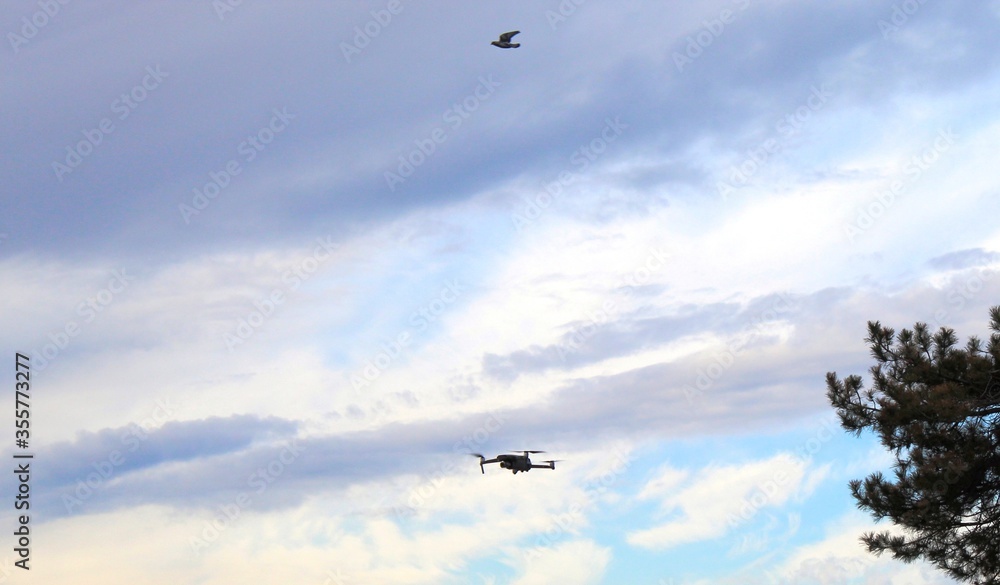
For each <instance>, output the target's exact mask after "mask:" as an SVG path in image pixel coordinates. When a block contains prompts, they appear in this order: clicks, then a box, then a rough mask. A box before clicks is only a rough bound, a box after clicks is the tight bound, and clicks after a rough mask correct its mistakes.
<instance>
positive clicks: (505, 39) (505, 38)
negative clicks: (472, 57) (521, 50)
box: [490, 30, 521, 49]
mask: <svg viewBox="0 0 1000 585" xmlns="http://www.w3.org/2000/svg"><path fill="white" fill-rule="evenodd" d="M519 32H521V31H519V30H512V31H510V32H505V33H503V34H502V35H500V40H499V41H493V42H492V43H490V44H491V45H493V46H495V47H500V48H501V49H516V48H518V47H520V46H521V43H512V42H510V40H511V39H512V38H514V35H516V34H517V33H519Z"/></svg>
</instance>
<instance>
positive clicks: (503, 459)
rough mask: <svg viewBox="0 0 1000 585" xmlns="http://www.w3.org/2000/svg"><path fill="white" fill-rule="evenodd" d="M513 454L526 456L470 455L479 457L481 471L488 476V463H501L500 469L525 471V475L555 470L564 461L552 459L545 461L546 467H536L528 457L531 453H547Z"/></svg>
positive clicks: (526, 452)
mask: <svg viewBox="0 0 1000 585" xmlns="http://www.w3.org/2000/svg"><path fill="white" fill-rule="evenodd" d="M511 453H524V455H497V456H496V457H494V458H493V459H487V458H486V457H484V456H483V455H482V454H481V453H469V455H472V456H473V457H479V470H480V471H482V472H483V474H484V475H485V474H486V470H485V469H484V468H483V465H486V464H487V463H499V464H500V467H502V468H504V469H509V470H511V472H512V473H515V474H516V473H517V472H518V471H523V472H525V473H527V472H529V471H531V470H532V469H534V468H538V467H540V468H542V469H555V468H556V462H557V461H562V460H561V459H550V460H548V461H544V462H543V463H546V465H534V464H533V463H531V459H530V458H529V457H528V454H529V453H545V451H511Z"/></svg>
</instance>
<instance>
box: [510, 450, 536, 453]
mask: <svg viewBox="0 0 1000 585" xmlns="http://www.w3.org/2000/svg"><path fill="white" fill-rule="evenodd" d="M508 453H545V451H524V450H518V449H511V450H510V451H508Z"/></svg>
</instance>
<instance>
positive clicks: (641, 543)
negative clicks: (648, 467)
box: [627, 453, 808, 549]
mask: <svg viewBox="0 0 1000 585" xmlns="http://www.w3.org/2000/svg"><path fill="white" fill-rule="evenodd" d="M807 468H808V464H807V463H806V462H804V461H802V460H801V459H797V458H795V457H793V456H791V455H789V454H785V453H781V454H778V455H775V456H774V457H771V458H770V459H766V460H762V461H754V462H750V463H744V464H740V465H711V466H708V467H705V468H702V469H701V470H699V471H698V472H696V473H694V474H693V475H692V476H691V477H690V479H689V480H688V481H684V480H687V479H688V477H689V474H688V472H686V471H681V470H674V469H669V468H668V469H666V470H664V472H663V473H662V474H661V475H660V476H659V477H657V478H655V479H653V480H651V481H650V482H648V483H647V484H646V485H645V486H644V487H643V489H642V491H641V492H640V496H641V497H642V498H644V499H650V498H654V497H658V498H660V500H661V502H660V508H661V510H662V511H663V513H664V514H666V515H667V516H668V520H667V521H666V522H664V523H662V524H660V525H659V526H656V527H653V528H647V529H643V530H637V531H633V532H631V533H629V534H628V537H627V538H628V542H629V543H630V544H632V545H634V546H638V547H642V548H652V549H665V548H670V547H673V546H677V545H679V544H683V543H686V542H697V541H699V540H707V539H711V538H717V537H719V536H722V535H724V534H725V533H726V532H728V530H729V529H730V528H731V527H734V526H738V525H740V524H742V523H744V522H747V521H749V520H751V519H753V517H754V516H756V515H757V514H758V513H759V512H760V511H761V510H762V509H764V508H774V507H779V506H781V505H782V504H784V503H785V502H786V501H788V499H789V498H790V497H791V496H792V495H794V494H795V493H796V492H798V491H799V490H800V489H801V487H802V484H803V480H804V479H805V477H806V473H807V470H808V469H807Z"/></svg>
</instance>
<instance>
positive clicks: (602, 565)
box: [511, 540, 611, 585]
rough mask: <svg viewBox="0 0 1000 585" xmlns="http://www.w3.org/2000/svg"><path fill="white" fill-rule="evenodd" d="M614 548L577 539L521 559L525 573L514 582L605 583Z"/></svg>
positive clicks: (527, 584)
mask: <svg viewBox="0 0 1000 585" xmlns="http://www.w3.org/2000/svg"><path fill="white" fill-rule="evenodd" d="M610 560H611V549H609V548H607V547H602V546H599V545H597V544H596V543H594V542H593V541H590V540H573V541H570V542H565V543H562V544H558V545H556V546H554V547H552V548H550V549H546V550H545V551H543V552H540V553H538V554H537V556H529V557H527V559H526V560H524V561H521V562H519V563H518V564H519V565H520V566H519V568H520V569H521V575H520V576H519V577H517V578H516V579H515V580H514V581H512V582H511V585H548V584H549V583H565V584H566V585H594V584H596V583H601V582H602V580H603V578H604V571H605V569H606V567H607V565H608V562H609V561H610Z"/></svg>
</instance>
